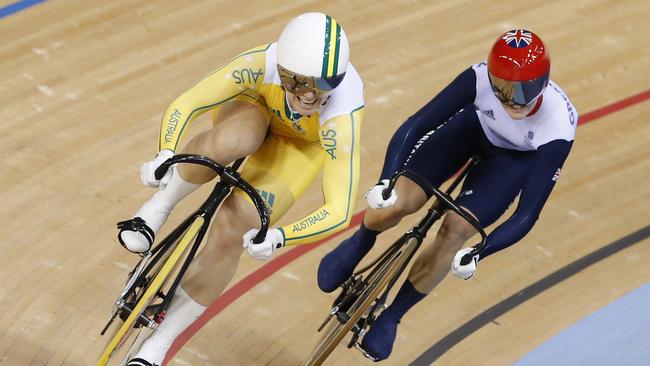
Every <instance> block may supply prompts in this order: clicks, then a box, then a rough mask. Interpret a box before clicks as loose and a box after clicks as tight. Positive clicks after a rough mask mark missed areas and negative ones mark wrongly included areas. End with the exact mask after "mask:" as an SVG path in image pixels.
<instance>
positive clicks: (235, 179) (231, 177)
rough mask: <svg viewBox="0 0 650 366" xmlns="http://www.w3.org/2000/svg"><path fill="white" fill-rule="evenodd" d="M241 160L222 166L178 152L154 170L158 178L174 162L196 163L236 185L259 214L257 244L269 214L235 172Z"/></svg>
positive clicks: (258, 198)
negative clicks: (259, 224) (231, 164)
mask: <svg viewBox="0 0 650 366" xmlns="http://www.w3.org/2000/svg"><path fill="white" fill-rule="evenodd" d="M242 162H243V159H239V160H237V161H236V162H235V163H233V166H232V167H227V166H223V165H221V164H219V163H217V162H216V161H214V160H212V159H210V158H208V157H207V156H203V155H193V154H178V155H174V156H172V157H171V158H169V159H167V160H166V161H165V162H164V163H162V164H161V165H160V166H159V167H158V168H157V169H156V171H155V172H154V176H155V177H156V179H158V180H160V179H162V177H164V176H165V173H167V170H168V169H169V168H170V167H171V166H172V165H174V164H196V165H203V166H205V167H208V168H210V169H212V170H213V171H214V172H215V173H217V174H218V175H219V176H220V177H221V183H224V184H225V185H227V186H229V187H237V188H239V189H241V190H242V191H243V192H244V193H246V195H247V196H248V197H250V199H251V200H252V201H253V205H254V206H255V209H256V210H257V213H258V214H259V216H260V222H261V227H260V231H258V232H257V235H255V237H254V238H253V244H259V243H261V242H262V241H264V238H265V237H266V232H267V231H268V230H269V222H270V217H269V216H270V215H269V210H268V208H267V207H266V204H265V203H264V200H262V197H260V195H259V194H258V193H257V191H256V190H255V188H253V186H251V185H250V184H249V183H248V182H246V181H245V180H244V179H243V178H242V177H241V176H240V174H239V172H237V169H238V168H239V166H240V165H241V163H242Z"/></svg>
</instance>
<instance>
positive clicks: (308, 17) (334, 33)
mask: <svg viewBox="0 0 650 366" xmlns="http://www.w3.org/2000/svg"><path fill="white" fill-rule="evenodd" d="M277 55H278V72H279V74H280V79H281V81H282V85H283V86H284V87H285V89H288V90H289V91H291V92H300V89H302V88H308V89H311V90H312V91H315V92H319V93H323V92H325V93H326V92H330V91H332V90H333V89H334V88H336V87H337V86H338V85H339V84H340V83H341V81H342V80H343V77H344V76H345V71H346V69H347V66H348V61H349V60H350V46H349V44H348V38H347V37H346V36H345V32H344V31H343V28H341V26H340V25H339V23H338V22H337V21H336V20H335V19H334V18H332V17H330V16H329V15H327V14H323V13H305V14H301V15H299V16H297V17H295V18H293V19H292V20H291V21H290V22H289V24H287V25H286V26H285V27H284V30H282V33H281V34H280V38H279V39H278V48H277Z"/></svg>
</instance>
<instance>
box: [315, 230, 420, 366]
mask: <svg viewBox="0 0 650 366" xmlns="http://www.w3.org/2000/svg"><path fill="white" fill-rule="evenodd" d="M417 247H418V241H417V239H415V238H409V239H407V242H406V243H405V244H404V246H403V247H402V249H401V250H399V251H396V252H395V253H393V254H391V255H390V256H389V257H388V258H386V260H385V261H383V262H382V263H380V264H379V265H378V267H377V268H376V270H375V271H373V273H371V275H370V276H369V277H368V279H367V280H366V281H367V283H368V285H367V287H366V288H365V289H364V290H363V291H362V292H361V294H360V295H359V297H358V298H357V299H356V300H355V301H354V303H353V304H352V305H351V306H350V308H349V309H348V310H347V311H346V312H345V314H346V315H347V317H348V321H347V322H345V323H341V322H340V321H338V319H334V320H333V321H332V322H331V323H330V325H329V327H328V328H327V330H326V331H325V333H324V335H323V337H322V338H321V340H320V342H319V343H318V344H317V345H316V347H314V350H313V351H312V353H311V354H310V355H309V358H307V360H306V361H305V362H304V363H303V365H304V366H318V365H321V364H322V363H323V362H324V361H325V359H326V358H327V357H328V356H329V355H330V353H332V351H334V349H335V348H336V346H337V345H338V344H339V342H341V340H342V339H343V338H344V337H345V335H346V334H347V333H348V331H350V329H352V327H353V326H354V325H355V324H356V323H357V322H358V321H359V319H360V318H361V317H362V316H363V314H364V313H365V312H366V310H368V308H369V307H370V306H371V305H372V303H373V301H375V300H376V298H377V296H378V295H379V293H380V292H381V291H382V290H383V289H384V287H386V285H387V284H388V282H389V281H390V279H391V278H393V276H395V275H396V274H397V273H398V272H399V269H400V268H401V267H402V265H404V264H405V262H406V261H407V260H408V259H409V258H410V256H411V253H413V252H414V251H415V250H416V249H417Z"/></svg>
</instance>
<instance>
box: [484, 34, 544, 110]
mask: <svg viewBox="0 0 650 366" xmlns="http://www.w3.org/2000/svg"><path fill="white" fill-rule="evenodd" d="M550 71H551V58H550V56H549V54H548V51H547V50H546V46H545V45H544V42H542V40H541V39H540V38H539V37H538V36H537V35H536V34H535V33H533V32H531V31H528V30H525V29H514V30H511V31H508V32H506V33H504V34H502V35H501V36H500V37H499V38H498V39H497V41H496V42H495V43H494V45H493V46H492V50H490V55H489V56H488V75H489V76H490V84H491V85H492V90H493V91H494V93H495V95H496V97H497V98H498V99H499V100H500V101H501V102H502V103H504V104H510V105H520V106H521V105H527V104H530V103H532V102H533V101H535V100H536V99H537V98H538V97H539V96H540V95H541V94H542V93H543V92H544V89H545V88H546V85H548V80H549V75H550Z"/></svg>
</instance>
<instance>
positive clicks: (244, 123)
mask: <svg viewBox="0 0 650 366" xmlns="http://www.w3.org/2000/svg"><path fill="white" fill-rule="evenodd" d="M363 109H364V101H363V84H362V81H361V78H360V76H359V74H358V73H357V72H356V70H355V69H354V67H353V66H352V64H350V63H349V45H348V41H347V37H346V35H345V33H344V32H343V29H342V28H341V26H340V25H339V24H338V23H337V22H336V20H334V19H333V18H331V17H329V16H327V15H326V14H322V13H306V14H302V15H300V16H298V17H296V18H294V19H292V20H291V21H290V22H289V24H287V26H286V27H285V28H284V30H283V31H282V33H281V35H280V38H279V40H278V42H277V43H272V44H267V45H263V46H260V47H256V48H253V49H251V50H248V51H246V52H244V53H242V54H240V55H238V56H237V57H235V58H234V59H233V60H232V61H230V62H229V63H228V64H226V65H224V66H222V67H221V68H219V69H217V70H215V71H214V72H212V73H211V74H209V75H207V76H206V77H205V78H204V79H203V80H201V81H199V82H198V83H197V84H195V85H194V86H193V87H192V88H190V89H189V90H188V91H187V92H185V93H184V94H182V95H181V96H180V97H179V98H177V99H176V100H175V101H174V102H172V104H171V105H170V106H169V108H168V109H167V111H166V112H165V114H164V116H163V120H162V125H161V130H160V142H159V153H158V154H157V155H156V157H155V159H153V160H152V161H150V162H147V163H144V164H143V165H142V167H141V168H140V176H141V179H142V181H143V183H144V184H146V185H148V186H153V187H160V190H159V191H158V192H157V193H156V194H155V195H154V196H153V197H152V198H151V199H150V200H149V201H147V202H146V203H145V204H144V205H143V206H142V207H141V208H140V209H139V210H138V212H137V213H136V214H135V216H134V218H133V219H131V220H130V223H131V225H126V227H123V228H122V229H121V231H120V233H119V234H118V238H119V240H120V243H122V245H123V246H125V247H126V248H127V249H128V250H130V251H133V252H146V251H147V250H149V248H150V246H151V244H152V242H153V239H154V237H155V233H156V232H157V231H158V230H159V229H160V227H161V226H162V224H163V223H164V222H165V221H166V219H167V216H168V215H169V213H170V211H171V209H172V208H173V207H174V206H175V205H176V203H177V202H179V201H180V200H181V199H182V198H184V197H185V196H187V195H188V194H189V193H191V192H192V191H194V190H195V189H196V188H198V187H199V186H200V185H201V184H204V183H206V182H208V181H210V180H211V179H213V178H214V173H213V172H212V171H210V170H208V169H207V168H205V167H201V166H194V165H191V166H188V165H183V166H178V167H173V168H172V169H170V171H169V172H168V174H167V175H166V176H165V177H164V178H163V179H161V180H160V181H157V180H156V179H155V177H154V175H153V172H154V171H155V169H156V168H157V167H158V166H160V164H162V162H164V161H165V160H167V159H168V158H169V157H171V156H173V155H174V154H175V153H176V152H177V151H179V150H178V149H179V146H180V143H181V141H182V138H183V135H184V133H185V132H186V131H187V129H188V127H189V125H190V123H191V122H192V121H193V120H194V119H195V118H196V117H198V116H199V115H201V114H202V113H204V112H206V111H209V110H210V111H212V120H213V128H211V129H210V130H208V131H205V132H203V133H201V134H199V135H197V136H196V137H195V138H193V139H191V140H190V141H189V142H188V143H187V145H186V146H185V147H184V148H183V150H182V151H183V152H186V153H195V154H202V155H206V156H209V157H211V158H212V159H214V160H216V161H218V162H219V163H222V164H227V163H230V162H232V161H234V160H236V159H238V158H241V157H244V156H250V158H249V159H248V161H247V163H246V165H245V167H244V169H243V171H242V176H243V177H244V178H245V179H246V180H247V181H248V182H249V183H251V184H252V185H253V186H254V187H255V188H256V189H257V190H258V191H259V192H260V194H261V196H262V198H264V200H265V201H266V203H267V204H268V207H269V208H270V210H271V224H273V223H274V222H276V221H277V220H278V219H279V218H280V217H281V216H282V215H283V214H284V213H285V212H286V211H287V210H288V209H289V208H290V207H291V206H292V205H293V203H294V201H295V200H296V199H297V198H298V197H299V196H300V195H301V194H302V193H303V192H304V191H305V189H306V188H307V186H308V185H309V184H310V183H311V182H312V181H313V180H314V178H315V177H316V176H317V175H318V174H319V173H321V172H322V186H323V196H324V204H323V205H322V206H321V207H320V208H318V209H316V210H315V211H313V212H312V213H310V214H308V215H307V216H305V217H304V218H302V219H300V220H298V221H296V222H294V223H291V224H289V225H286V226H283V227H274V228H272V229H270V230H269V232H268V233H267V235H266V238H265V240H264V242H263V243H261V244H256V245H251V240H252V237H253V236H254V235H255V234H256V233H257V229H255V227H257V226H258V225H259V217H258V215H257V213H256V211H255V208H254V207H253V205H252V204H251V203H250V202H249V201H248V199H247V198H245V195H244V194H243V193H241V192H237V191H235V194H233V195H230V196H229V197H228V198H227V199H226V200H225V201H224V203H223V205H222V206H221V208H220V209H219V212H218V214H217V215H216V217H215V219H214V222H213V225H212V228H211V229H210V233H209V235H208V242H207V245H206V247H205V248H204V249H203V250H202V251H201V252H200V253H199V255H198V256H197V258H196V260H195V261H194V262H193V263H192V265H191V266H190V268H189V270H188V272H187V273H186V275H185V277H184V279H183V281H182V283H181V286H179V288H178V290H177V291H176V293H175V294H174V299H173V301H172V303H171V304H170V307H169V309H168V311H167V316H166V318H165V321H164V322H162V324H161V325H160V326H159V327H158V328H157V329H156V330H155V331H154V333H153V334H152V335H151V336H150V337H149V338H148V339H147V340H146V341H145V342H144V344H143V346H142V347H141V349H140V351H139V352H138V353H137V355H136V356H135V358H134V359H132V360H130V361H129V363H128V365H131V366H134V365H137V366H143V365H159V364H161V363H162V360H163V359H164V356H165V353H166V352H167V350H168V349H169V347H170V346H171V344H172V342H173V341H174V339H175V338H176V336H178V334H180V333H181V332H182V331H183V330H184V329H185V328H186V327H187V326H189V325H190V324H191V323H192V322H193V321H194V320H195V319H196V318H197V317H199V316H200V315H201V313H203V311H204V310H205V309H206V306H207V305H209V304H210V303H211V302H212V301H213V300H214V299H215V298H216V297H217V296H218V295H219V294H220V293H221V292H222V291H223V289H224V288H225V287H226V286H227V284H228V283H229V282H230V280H231V279H232V277H233V275H234V273H235V270H236V268H237V264H238V261H239V257H240V255H241V253H242V250H243V249H244V248H246V249H247V251H248V252H249V254H250V255H251V256H253V257H255V258H258V259H267V258H270V257H271V255H272V253H273V252H274V251H275V250H276V249H278V248H281V247H283V246H285V245H297V244H305V243H310V242H313V241H315V240H318V239H320V238H323V237H325V236H327V235H330V234H332V233H334V232H336V231H338V230H341V229H344V228H345V227H347V226H348V224H349V222H350V219H351V216H352V214H353V205H354V198H355V196H356V192H357V183H358V179H359V163H360V150H361V146H360V136H359V133H360V130H361V120H362V118H363ZM179 152H180V151H179ZM242 242H243V245H242Z"/></svg>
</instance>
